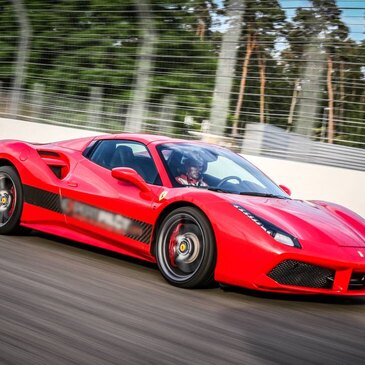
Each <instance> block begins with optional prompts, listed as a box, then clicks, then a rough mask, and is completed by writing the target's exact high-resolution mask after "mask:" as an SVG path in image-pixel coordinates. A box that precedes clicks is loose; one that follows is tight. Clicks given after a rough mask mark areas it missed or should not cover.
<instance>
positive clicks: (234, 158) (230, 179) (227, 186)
mask: <svg viewBox="0 0 365 365" xmlns="http://www.w3.org/2000/svg"><path fill="white" fill-rule="evenodd" d="M157 150H158V152H159V154H160V157H161V159H162V161H163V163H164V165H165V168H166V170H167V173H168V175H169V177H170V180H171V183H172V185H173V186H174V187H182V186H195V187H198V188H204V189H209V190H214V191H218V192H225V193H233V194H242V195H254V196H267V197H279V198H289V196H288V195H287V194H286V193H285V192H284V191H283V190H281V189H280V188H279V187H278V186H277V185H276V184H275V183H274V182H273V181H271V180H270V179H269V178H268V177H267V176H266V175H265V174H263V173H262V172H261V171H260V170H258V169H257V168H256V167H255V166H253V165H252V164H251V163H249V162H248V161H247V160H245V159H244V158H243V157H241V156H239V155H237V154H236V153H233V152H231V151H229V150H227V149H225V148H221V147H218V146H212V145H204V144H200V143H191V142H190V143H183V142H182V143H168V144H161V145H159V146H158V147H157Z"/></svg>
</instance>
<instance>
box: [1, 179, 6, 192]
mask: <svg viewBox="0 0 365 365" xmlns="http://www.w3.org/2000/svg"><path fill="white" fill-rule="evenodd" d="M5 180H6V179H5V176H0V190H6V183H5Z"/></svg>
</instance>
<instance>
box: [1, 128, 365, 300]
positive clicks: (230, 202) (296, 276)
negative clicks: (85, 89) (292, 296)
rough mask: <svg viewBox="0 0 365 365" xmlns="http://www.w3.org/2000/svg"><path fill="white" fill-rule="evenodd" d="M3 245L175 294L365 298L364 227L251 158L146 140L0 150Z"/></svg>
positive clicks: (103, 139)
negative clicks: (109, 269) (146, 265)
mask: <svg viewBox="0 0 365 365" xmlns="http://www.w3.org/2000/svg"><path fill="white" fill-rule="evenodd" d="M0 166H1V167H0V233H1V234H11V233H15V232H16V231H18V230H19V229H21V228H22V227H27V228H31V229H35V230H39V231H43V232H47V233H51V234H54V235H58V236H62V237H67V238H69V239H72V240H76V241H80V242H83V243H86V244H90V245H95V246H98V247H102V248H105V249H108V250H113V251H116V252H119V253H122V254H126V255H130V256H134V257H137V258H139V259H143V260H147V261H150V262H157V265H158V267H159V269H160V271H161V273H162V275H163V276H164V278H165V279H166V280H167V281H168V282H169V283H171V284H173V285H176V286H179V287H184V288H192V287H198V286H199V287H202V286H206V285H208V284H210V283H212V282H213V281H215V282H219V283H222V284H227V285H234V286H241V287H245V288H251V289H256V290H262V291H272V292H274V291H276V292H284V293H303V294H305V293H307V294H336V295H351V296H355V295H365V220H364V219H363V218H362V217H360V216H359V215H357V214H355V213H353V212H352V211H350V210H348V209H346V208H344V207H341V206H339V205H336V204H332V203H326V202H322V201H302V200H296V199H291V198H290V196H289V194H290V192H289V191H288V189H287V188H285V187H280V186H277V185H276V184H275V183H274V182H273V181H271V180H270V179H269V178H268V177H267V176H266V175H264V174H263V173H262V172H261V171H259V170H258V169H257V168H256V167H254V166H253V165H252V164H250V163H249V162H248V161H246V160H245V159H244V158H243V157H241V156H239V155H237V154H235V153H233V152H231V151H229V150H227V149H225V148H222V147H218V146H214V145H209V144H204V143H201V142H196V141H194V142H193V141H184V140H176V139H170V138H166V137H161V136H152V135H143V134H119V135H107V136H100V137H96V138H95V137H88V138H81V139H75V140H69V141H63V142H57V143H51V144H30V143H25V142H21V141H15V140H6V141H2V142H1V143H0Z"/></svg>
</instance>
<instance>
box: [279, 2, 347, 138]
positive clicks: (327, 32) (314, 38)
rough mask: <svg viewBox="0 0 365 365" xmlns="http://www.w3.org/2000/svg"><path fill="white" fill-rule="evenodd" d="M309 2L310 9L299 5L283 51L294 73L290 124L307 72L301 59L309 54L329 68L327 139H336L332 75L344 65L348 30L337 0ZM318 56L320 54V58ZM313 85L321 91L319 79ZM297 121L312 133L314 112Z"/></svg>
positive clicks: (321, 66) (315, 89) (319, 73)
mask: <svg viewBox="0 0 365 365" xmlns="http://www.w3.org/2000/svg"><path fill="white" fill-rule="evenodd" d="M310 2H311V8H310V9H302V8H299V9H298V10H297V11H296V14H295V17H294V18H293V21H292V23H291V24H290V26H289V31H288V37H287V39H288V44H289V47H288V48H287V49H286V50H285V51H284V52H283V53H282V55H283V57H285V58H286V61H287V63H288V64H289V69H290V71H289V72H290V73H291V74H292V75H293V76H294V77H293V78H294V92H293V100H292V106H291V110H290V113H289V118H288V124H289V125H291V123H292V120H293V113H294V108H295V105H294V106H293V103H295V100H296V97H297V94H296V90H297V88H298V85H299V83H300V82H301V80H300V79H301V77H303V75H304V74H305V71H304V69H303V63H301V62H300V60H301V59H303V58H306V59H308V62H312V64H313V62H317V64H318V69H320V68H323V69H325V68H326V69H327V72H326V89H327V106H326V108H327V109H326V110H327V111H328V127H327V131H328V132H327V141H328V142H329V143H333V141H334V133H335V126H334V119H335V117H334V105H335V100H334V98H335V95H334V88H333V76H334V73H335V72H337V71H338V70H339V69H341V67H343V66H341V64H342V61H341V57H342V50H343V44H344V42H345V41H346V40H347V38H348V35H349V30H348V27H347V26H346V25H345V24H344V23H343V21H342V20H341V11H340V9H339V8H338V7H337V4H336V1H335V0H311V1H310ZM308 52H314V55H313V56H311V55H309V54H308ZM322 56H323V57H324V58H325V61H324V62H325V63H326V67H324V65H323V64H322V62H323V61H321V58H322ZM315 58H317V61H316V59H315ZM318 69H317V72H318V77H319V78H320V77H321V72H320V71H318ZM343 72H344V71H343V70H342V72H341V71H340V76H341V75H342V76H341V77H343V76H344V74H343ZM302 81H303V80H302ZM342 82H343V81H342ZM340 84H341V81H340ZM310 87H311V88H312V93H313V95H316V94H317V95H318V94H319V92H320V86H319V84H318V83H317V82H316V81H314V82H312V84H311V86H310ZM312 109H313V110H315V109H316V106H315V105H314V104H312ZM298 123H300V124H301V125H298V126H297V131H300V132H302V133H303V131H305V132H304V133H305V134H308V135H310V134H311V133H312V130H313V127H314V126H313V124H314V121H313V115H308V116H307V118H302V120H300V121H299V122H298ZM304 124H306V125H304Z"/></svg>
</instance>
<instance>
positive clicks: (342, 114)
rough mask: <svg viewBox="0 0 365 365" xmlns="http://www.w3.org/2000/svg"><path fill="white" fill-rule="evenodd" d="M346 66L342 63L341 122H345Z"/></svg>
mask: <svg viewBox="0 0 365 365" xmlns="http://www.w3.org/2000/svg"><path fill="white" fill-rule="evenodd" d="M344 103H345V65H344V62H343V61H341V63H340V109H339V118H340V120H341V122H343V120H344V117H345V108H344Z"/></svg>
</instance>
